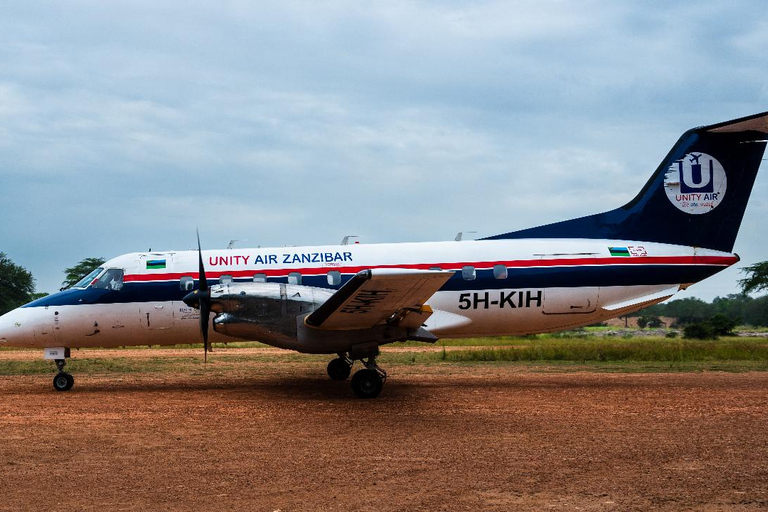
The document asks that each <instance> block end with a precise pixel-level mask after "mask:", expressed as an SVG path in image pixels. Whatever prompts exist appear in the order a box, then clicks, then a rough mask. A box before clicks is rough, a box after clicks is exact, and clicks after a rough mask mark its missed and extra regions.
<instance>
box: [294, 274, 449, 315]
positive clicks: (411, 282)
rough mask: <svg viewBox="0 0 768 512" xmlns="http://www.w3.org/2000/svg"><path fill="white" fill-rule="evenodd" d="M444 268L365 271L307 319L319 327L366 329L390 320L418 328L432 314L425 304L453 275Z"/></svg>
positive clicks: (348, 282)
mask: <svg viewBox="0 0 768 512" xmlns="http://www.w3.org/2000/svg"><path fill="white" fill-rule="evenodd" d="M452 275H453V272H445V271H442V270H408V269H374V270H363V271H362V272H358V273H357V275H355V276H354V277H352V279H350V280H349V281H347V282H346V283H345V284H344V286H342V287H341V288H339V291H337V292H336V293H334V294H333V295H332V296H331V297H330V298H329V299H328V300H327V301H325V302H324V303H323V304H322V305H321V306H320V307H319V308H317V309H316V310H315V311H314V312H312V313H311V314H310V315H309V316H307V318H306V319H305V321H304V322H305V323H306V324H307V325H308V326H310V327H315V328H318V329H333V330H350V329H366V328H370V327H373V326H375V325H379V324H383V323H390V324H393V325H398V326H402V327H410V328H417V327H419V326H421V324H423V323H424V321H425V320H426V319H427V318H429V316H430V315H431V314H432V310H431V309H430V308H429V306H425V305H424V303H425V302H426V301H427V300H428V299H429V298H430V297H431V296H432V295H434V293H435V292H436V291H437V290H439V289H440V287H441V286H443V284H445V282H446V281H447V280H448V279H450V278H451V276H452Z"/></svg>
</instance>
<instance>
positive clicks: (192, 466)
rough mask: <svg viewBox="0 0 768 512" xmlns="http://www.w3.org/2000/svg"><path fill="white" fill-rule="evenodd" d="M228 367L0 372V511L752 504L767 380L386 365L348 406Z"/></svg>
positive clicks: (760, 463) (290, 380)
mask: <svg viewBox="0 0 768 512" xmlns="http://www.w3.org/2000/svg"><path fill="white" fill-rule="evenodd" d="M127 352H128V354H126V352H123V353H121V356H123V357H126V356H127V355H128V356H130V353H131V351H127ZM144 353H146V352H145V351H134V352H133V354H136V357H140V354H144ZM7 354H8V353H5V354H4V358H8V357H9V356H8V355H7ZM16 354H18V355H19V358H20V359H23V358H24V357H25V356H23V355H22V354H24V353H22V352H20V353H16ZM187 354H188V353H187ZM155 355H157V354H155ZM38 357H39V354H38ZM228 364H229V366H227V367H226V368H223V369H222V368H217V367H216V366H215V365H213V366H212V367H211V368H213V369H212V370H210V371H209V370H208V369H206V370H204V371H202V372H201V371H199V370H198V371H196V372H194V373H190V372H188V373H167V374H157V373H154V374H149V373H142V374H113V375H109V374H102V375H76V379H77V382H76V384H75V388H74V389H73V390H72V391H70V392H68V393H56V392H54V391H53V389H52V386H51V383H50V381H51V380H52V374H51V376H48V375H45V376H43V375H36V376H0V482H2V498H0V509H2V510H42V509H49V510H54V509H64V510H98V511H105V510H109V511H112V510H145V511H149V510H256V511H260V510H267V511H274V510H281V511H293V510H340V511H345V510H370V511H374V510H385V511H388V510H430V511H431V510H499V511H501V510H542V509H544V510H650V509H655V510H706V511H715V510H754V509H758V508H765V507H766V506H768V374H767V373H742V374H727V373H681V374H624V373H591V372H580V371H574V372H570V373H562V372H553V373H547V372H546V371H542V370H541V368H537V369H536V371H532V370H529V369H527V368H526V367H524V366H519V365H497V364H493V365H447V364H446V365H444V364H435V365H423V366H422V365H401V366H399V365H390V366H389V367H388V368H387V369H388V370H389V373H390V380H389V381H388V382H387V385H386V386H385V388H384V392H383V394H382V396H381V397H380V398H378V399H376V400H359V399H356V398H354V397H353V395H352V392H351V391H350V389H349V384H348V382H344V383H340V382H332V381H330V380H329V379H328V378H327V377H326V376H325V369H324V367H322V366H319V365H318V364H317V363H316V362H301V363H293V362H286V363H278V364H274V363H268V362H264V363H258V362H257V363H253V362H251V363H249V364H248V365H247V366H243V367H240V366H238V365H237V364H235V365H234V367H233V366H232V364H231V362H230V363H228Z"/></svg>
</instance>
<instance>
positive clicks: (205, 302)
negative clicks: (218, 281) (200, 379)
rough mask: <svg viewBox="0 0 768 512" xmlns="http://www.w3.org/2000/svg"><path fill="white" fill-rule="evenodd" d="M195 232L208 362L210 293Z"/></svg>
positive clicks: (199, 290) (204, 347) (201, 317)
mask: <svg viewBox="0 0 768 512" xmlns="http://www.w3.org/2000/svg"><path fill="white" fill-rule="evenodd" d="M196 231H197V258H198V263H199V267H198V272H199V276H198V279H199V282H200V284H199V287H198V290H197V292H198V293H197V296H198V304H199V307H200V334H201V335H202V337H203V351H204V354H205V355H204V356H203V357H204V358H205V362H206V363H207V362H208V351H209V349H210V348H209V345H208V322H209V320H210V316H211V292H210V291H209V290H208V279H207V278H206V277H205V265H204V264H203V249H202V247H201V246H200V230H199V229H198V230H196Z"/></svg>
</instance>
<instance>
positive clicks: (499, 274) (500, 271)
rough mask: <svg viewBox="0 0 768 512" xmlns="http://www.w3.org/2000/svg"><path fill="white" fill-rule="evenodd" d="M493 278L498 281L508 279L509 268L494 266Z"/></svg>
mask: <svg viewBox="0 0 768 512" xmlns="http://www.w3.org/2000/svg"><path fill="white" fill-rule="evenodd" d="M493 277H494V278H496V279H506V278H507V267H506V266H505V265H494V266H493Z"/></svg>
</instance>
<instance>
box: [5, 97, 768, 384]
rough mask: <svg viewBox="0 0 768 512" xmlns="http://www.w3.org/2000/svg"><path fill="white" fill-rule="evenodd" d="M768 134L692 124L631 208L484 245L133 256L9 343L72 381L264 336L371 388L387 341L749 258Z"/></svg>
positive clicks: (8, 328)
mask: <svg viewBox="0 0 768 512" xmlns="http://www.w3.org/2000/svg"><path fill="white" fill-rule="evenodd" d="M766 134H768V112H763V113H761V114H756V115H752V116H748V117H743V118H740V119H734V120H731V121H726V122H723V123H718V124H713V125H709V126H703V127H699V128H694V129H691V130H688V131H686V132H685V133H684V134H683V135H682V136H681V137H680V139H679V140H678V141H677V143H676V144H675V145H674V146H673V147H672V149H671V150H670V152H669V153H668V154H667V156H666V157H665V158H664V160H663V161H662V162H661V164H660V165H659V167H658V168H657V169H656V171H655V172H654V173H653V174H652V176H651V178H650V179H649V180H648V182H647V183H646V184H645V186H644V187H643V188H642V189H641V190H640V192H639V193H638V194H637V196H636V197H635V198H634V199H632V200H631V201H629V202H628V203H627V204H625V205H623V206H621V207H619V208H616V209H613V210H610V211H606V212H603V213H599V214H596V215H589V216H586V217H580V218H575V219H571V220H566V221H562V222H557V223H554V224H548V225H544V226H539V227H534V228H529V229H523V230H520V231H512V232H508V233H502V234H498V235H495V236H489V237H486V238H481V239H478V240H472V241H469V240H455V241H445V242H425V243H390V244H353V245H348V244H344V245H327V246H319V247H290V248H287V247H283V248H279V247H278V248H261V247H259V248H255V249H239V248H238V249H234V248H233V249H228V250H205V251H203V250H202V249H201V247H200V238H199V234H198V248H197V251H163V252H139V253H131V254H125V255H122V256H118V257H116V258H114V259H111V260H109V261H107V262H105V263H104V264H103V265H102V266H100V267H99V268H97V269H96V270H94V271H93V272H91V273H90V274H89V275H88V276H86V277H85V278H83V279H82V280H81V281H80V282H79V283H77V284H75V285H74V286H72V287H71V288H69V289H66V290H63V291H61V292H59V293H54V294H52V295H49V296H47V297H43V298H41V299H38V300H35V301H33V302H30V303H29V304H26V305H24V306H21V307H20V308H17V309H15V310H13V311H11V312H9V313H7V314H5V315H3V316H2V317H0V347H2V346H9V347H10V346H12V347H39V348H43V349H44V357H45V358H46V359H52V360H54V361H55V363H56V366H57V368H58V373H57V374H56V376H55V377H54V381H53V384H54V388H55V389H56V390H58V391H66V390H69V389H70V388H72V386H73V384H74V378H73V377H72V376H71V375H70V374H68V373H66V372H65V371H64V366H65V364H66V359H67V358H68V357H70V349H72V348H79V347H117V346H128V345H175V344H185V343H197V342H199V340H200V339H201V338H202V341H203V345H204V351H205V352H204V353H205V357H206V359H207V353H208V349H209V346H210V343H211V342H227V341H232V340H236V339H244V340H258V341H261V342H263V343H267V344H269V345H273V346H275V347H280V348H283V349H289V350H294V351H297V352H302V353H309V354H336V355H337V357H335V358H333V359H332V360H331V361H330V362H329V363H328V367H327V372H328V375H329V376H330V378H332V379H334V380H346V379H347V378H349V376H350V374H351V370H352V367H353V364H354V362H355V361H360V362H361V363H362V369H360V370H358V371H357V372H356V373H355V374H354V376H353V378H352V380H351V385H352V390H353V392H354V394H356V395H357V396H359V397H361V398H374V397H376V396H378V395H379V394H380V393H381V391H382V389H383V386H384V383H385V381H386V378H387V373H386V372H385V371H384V369H382V368H381V367H380V366H379V365H378V364H377V363H376V358H377V357H378V356H379V353H380V350H379V348H380V346H382V345H386V344H389V343H393V342H398V341H405V340H415V341H420V342H425V343H434V342H435V341H437V340H438V339H439V338H458V337H470V336H471V337H481V336H500V335H526V334H536V333H546V332H554V331H561V330H567V329H572V328H575V327H579V326H584V325H589V324H594V323H596V322H601V321H603V320H606V319H609V318H613V317H618V316H622V315H626V314H628V313H632V312H634V311H637V310H640V309H642V308H645V307H647V306H650V305H652V304H656V303H658V302H661V301H664V300H666V299H668V298H670V297H671V296H673V295H674V294H675V293H677V292H678V291H680V290H684V289H686V288H687V287H689V286H690V285H692V284H693V283H696V282H699V281H701V280H702V279H706V278H707V277H709V276H712V275H713V274H716V273H717V272H720V271H721V270H723V269H725V268H727V267H729V266H731V265H733V264H735V263H736V262H738V261H739V257H738V255H736V254H735V253H733V252H732V251H733V246H734V243H735V240H736V236H737V233H738V230H739V226H740V224H741V220H742V217H743V215H744V211H745V209H746V206H747V201H748V199H749V195H750V192H751V190H752V186H753V184H754V181H755V178H756V176H757V171H758V168H759V167H760V163H761V160H762V157H763V153H764V151H765V146H766V142H767V141H766ZM457 238H458V237H457ZM211 324H212V326H213V332H209V331H210V326H211Z"/></svg>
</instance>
